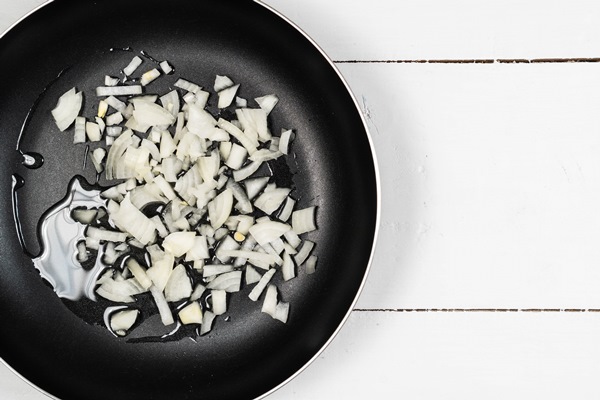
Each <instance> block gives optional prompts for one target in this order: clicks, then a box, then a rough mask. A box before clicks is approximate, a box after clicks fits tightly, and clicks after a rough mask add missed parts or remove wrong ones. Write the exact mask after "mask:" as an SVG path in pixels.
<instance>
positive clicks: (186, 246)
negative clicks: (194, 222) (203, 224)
mask: <svg viewBox="0 0 600 400" xmlns="http://www.w3.org/2000/svg"><path fill="white" fill-rule="evenodd" d="M195 244H196V233H194V232H174V233H171V234H170V235H169V236H167V237H166V238H165V240H164V241H163V247H164V249H165V250H166V251H168V252H169V253H171V254H173V255H174V256H175V257H181V256H182V255H184V254H185V253H187V252H188V251H190V250H191V249H192V247H194V245H195Z"/></svg>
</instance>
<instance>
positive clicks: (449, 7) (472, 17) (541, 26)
mask: <svg viewBox="0 0 600 400" xmlns="http://www.w3.org/2000/svg"><path fill="white" fill-rule="evenodd" d="M43 2H44V1H43V0H22V1H18V2H15V1H13V2H5V3H6V4H5V5H4V6H3V8H2V10H1V11H0V30H3V29H5V28H6V27H7V26H9V25H10V24H11V23H12V22H13V21H14V20H16V19H18V18H19V17H20V16H22V15H23V14H24V13H26V12H27V11H28V10H30V9H32V8H34V7H35V6H37V5H39V4H42V3H43ZM264 3H266V4H268V5H270V6H272V7H274V8H275V9H277V10H279V11H280V12H281V13H283V14H284V15H286V16H287V17H288V18H290V19H291V20H292V21H294V22H295V23H296V24H297V25H298V26H300V28H302V29H303V30H304V31H306V32H307V33H308V34H309V35H310V36H311V37H313V38H314V39H315V40H316V41H317V43H319V45H320V46H321V47H323V49H324V50H325V51H326V52H327V53H328V54H329V55H330V56H331V57H332V58H333V59H335V60H397V59H402V60H423V59H466V60H468V59H496V58H505V59H506V58H508V59H532V58H556V57H558V58H581V57H591V58H595V57H600V52H599V51H598V49H597V45H596V40H595V39H596V38H597V37H598V35H599V34H600V27H599V25H598V23H597V21H598V20H600V3H598V2H594V1H581V2H572V1H568V0H560V1H552V2H547V1H543V0H535V1H529V2H521V1H517V0H510V1H505V0H493V1H486V2H481V1H477V0H455V1H451V2H440V1H436V0H426V1H418V0H400V1H396V0H373V1H368V2H365V1H318V0H303V1H297V0H296V1H290V0H265V1H264Z"/></svg>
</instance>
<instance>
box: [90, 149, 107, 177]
mask: <svg viewBox="0 0 600 400" xmlns="http://www.w3.org/2000/svg"><path fill="white" fill-rule="evenodd" d="M104 157H106V150H104V149H103V148H102V147H98V148H97V149H95V150H94V151H92V163H93V164H94V168H96V172H97V173H101V172H102V171H104V166H103V165H102V161H104Z"/></svg>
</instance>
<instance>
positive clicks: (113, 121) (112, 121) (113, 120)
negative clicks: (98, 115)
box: [106, 111, 123, 126]
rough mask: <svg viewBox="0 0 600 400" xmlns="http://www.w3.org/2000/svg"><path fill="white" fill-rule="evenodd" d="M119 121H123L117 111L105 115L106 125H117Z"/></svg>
mask: <svg viewBox="0 0 600 400" xmlns="http://www.w3.org/2000/svg"><path fill="white" fill-rule="evenodd" d="M121 122H123V115H122V114H121V113H120V112H118V111H117V112H114V113H112V114H110V115H109V116H107V117H106V125H108V126H112V125H119V124H120V123H121Z"/></svg>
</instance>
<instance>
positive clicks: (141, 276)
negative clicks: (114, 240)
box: [127, 257, 152, 290]
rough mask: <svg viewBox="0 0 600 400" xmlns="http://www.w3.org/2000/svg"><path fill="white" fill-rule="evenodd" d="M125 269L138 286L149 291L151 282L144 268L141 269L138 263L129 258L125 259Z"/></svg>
mask: <svg viewBox="0 0 600 400" xmlns="http://www.w3.org/2000/svg"><path fill="white" fill-rule="evenodd" d="M127 268H128V269H129V270H130V271H131V273H132V274H133V277H134V278H135V279H136V280H137V281H138V283H139V284H140V286H141V287H142V288H144V290H148V289H150V286H152V280H151V279H150V278H149V277H148V275H147V274H146V271H145V270H144V268H142V266H141V265H140V263H138V262H137V260H136V259H135V258H133V257H129V258H128V259H127Z"/></svg>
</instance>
